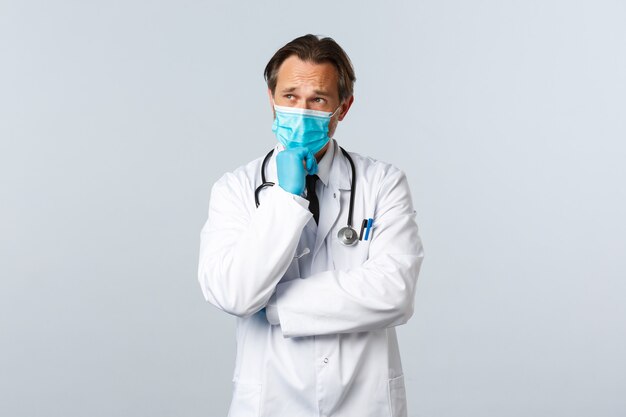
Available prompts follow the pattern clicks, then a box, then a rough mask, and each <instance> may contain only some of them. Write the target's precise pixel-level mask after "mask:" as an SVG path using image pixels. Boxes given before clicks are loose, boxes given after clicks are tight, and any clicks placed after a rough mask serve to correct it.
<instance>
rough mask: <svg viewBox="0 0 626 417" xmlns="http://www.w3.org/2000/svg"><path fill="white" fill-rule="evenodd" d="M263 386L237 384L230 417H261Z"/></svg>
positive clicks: (229, 413)
mask: <svg viewBox="0 0 626 417" xmlns="http://www.w3.org/2000/svg"><path fill="white" fill-rule="evenodd" d="M260 414H261V384H250V383H242V382H235V384H234V389H233V399H232V401H231V403H230V409H229V410H228V417H259V416H260Z"/></svg>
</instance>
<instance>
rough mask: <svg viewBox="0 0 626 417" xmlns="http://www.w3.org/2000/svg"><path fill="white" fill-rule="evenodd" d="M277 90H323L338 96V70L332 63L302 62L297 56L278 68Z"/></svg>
mask: <svg viewBox="0 0 626 417" xmlns="http://www.w3.org/2000/svg"><path fill="white" fill-rule="evenodd" d="M277 75H278V76H277V79H276V90H277V91H280V90H284V89H290V88H314V89H323V90H326V91H328V93H331V94H338V93H339V92H338V85H337V81H338V79H339V75H338V74H337V68H335V66H334V65H333V64H332V63H330V62H322V63H319V64H318V63H314V62H310V61H302V60H301V59H300V58H298V57H297V56H295V55H292V56H290V57H289V58H287V59H285V61H283V63H282V64H281V66H280V67H279V68H278V74H277Z"/></svg>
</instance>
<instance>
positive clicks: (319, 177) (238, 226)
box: [198, 35, 423, 417]
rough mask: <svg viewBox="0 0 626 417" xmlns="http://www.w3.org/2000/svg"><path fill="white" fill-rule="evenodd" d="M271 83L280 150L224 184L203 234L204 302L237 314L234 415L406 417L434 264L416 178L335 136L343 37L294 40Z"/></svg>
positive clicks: (346, 69)
mask: <svg viewBox="0 0 626 417" xmlns="http://www.w3.org/2000/svg"><path fill="white" fill-rule="evenodd" d="M265 79H266V81H267V86H268V95H269V100H270V105H271V108H272V109H273V112H274V123H273V127H272V128H273V131H274V133H275V134H276V137H277V139H278V142H279V143H278V144H277V145H276V146H275V148H274V149H273V150H272V152H271V153H270V154H268V155H267V156H266V157H265V158H263V157H261V158H259V159H256V160H254V161H252V162H250V163H249V164H247V165H245V166H242V167H240V168H238V169H237V170H235V171H234V172H232V173H227V174H225V175H224V176H223V177H222V178H220V179H219V180H218V181H217V183H215V185H214V186H213V189H212V191H211V201H210V204H209V215H208V221H207V223H206V224H205V226H204V228H203V229H202V233H201V244H200V263H199V272H198V276H199V281H200V285H201V287H202V291H203V294H204V296H205V298H206V299H207V301H209V302H210V303H211V304H213V305H215V306H216V307H218V308H219V309H221V310H223V311H225V312H227V313H230V314H233V315H235V316H237V317H238V319H237V358H236V365H235V372H234V378H233V381H234V391H233V398H232V403H231V406H230V411H229V416H230V417H253V416H254V417H258V416H263V417H265V416H269V417H282V416H284V417H323V416H333V417H367V416H372V417H382V416H385V417H389V416H392V417H399V416H406V394H405V388H404V379H403V373H402V366H401V363H400V356H399V350H398V344H397V338H396V332H395V329H394V326H397V325H400V324H403V323H405V322H406V321H407V320H408V319H409V317H411V315H412V313H413V303H414V296H415V285H416V281H417V276H418V273H419V269H420V265H421V261H422V258H423V252H422V245H421V241H420V238H419V236H418V229H417V225H416V223H415V211H414V210H413V205H412V201H411V195H410V192H409V187H408V184H407V180H406V177H405V175H404V173H402V172H401V171H400V170H398V169H397V168H395V167H393V166H392V165H389V164H386V163H383V162H378V161H375V160H373V159H371V158H366V157H363V156H360V155H358V154H356V153H348V152H344V151H343V150H342V149H341V148H340V147H339V145H338V143H337V141H336V140H334V139H330V138H332V137H333V135H334V132H335V129H336V127H337V124H338V122H339V121H342V120H343V119H344V118H345V117H346V114H347V113H348V111H349V109H350V106H351V105H352V103H353V101H354V97H353V84H354V81H355V76H354V71H353V69H352V65H351V63H350V60H349V59H348V56H347V55H346V54H345V52H344V51H343V49H342V48H341V47H340V46H339V45H338V44H337V43H336V42H335V41H334V40H332V39H330V38H323V39H318V38H317V37H316V36H313V35H306V36H302V37H299V38H296V39H294V40H293V41H291V42H289V43H288V44H286V45H285V46H284V47H282V48H281V49H279V50H278V51H277V52H276V53H275V54H274V56H273V57H272V59H271V60H270V61H269V63H268V64H267V67H266V68H265ZM263 183H265V184H264V186H261V184H263ZM269 183H274V185H273V186H271V184H269ZM353 220H354V222H353ZM349 226H350V227H349ZM356 229H360V230H356Z"/></svg>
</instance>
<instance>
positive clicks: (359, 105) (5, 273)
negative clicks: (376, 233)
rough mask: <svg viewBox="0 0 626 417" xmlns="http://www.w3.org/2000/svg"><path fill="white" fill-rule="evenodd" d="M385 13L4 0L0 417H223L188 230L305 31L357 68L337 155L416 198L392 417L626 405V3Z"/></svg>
mask: <svg viewBox="0 0 626 417" xmlns="http://www.w3.org/2000/svg"><path fill="white" fill-rule="evenodd" d="M387 3H388V4H384V3H383V2H371V3H364V2H358V1H342V2H339V1H334V2H331V1H327V0H318V1H316V2H293V1H272V2H253V1H248V2H242V1H237V2H226V1H220V2H218V1H191V0H182V1H146V0H133V1H91V2H84V1H70V0H61V1H56V2H46V1H30V0H24V1H17V0H15V1H9V0H2V1H0V415H2V416H11V417H30V416H46V417H47V416H50V417H57V416H58V417H61V416H63V417H74V416H76V417H78V416H80V417H82V416H87V415H88V416H92V417H101V416H102V417H104V416H107V417H109V416H120V417H121V416H128V417H136V416H150V417H160V416H163V417H165V416H171V417H181V416H189V417H193V416H224V415H225V414H226V410H227V407H228V404H229V401H230V394H231V382H230V381H231V377H232V370H233V366H234V348H235V340H234V325H235V321H234V319H233V318H232V317H230V316H228V315H226V314H225V313H222V312H220V311H218V310H217V309H215V308H213V307H212V306H210V305H209V304H207V303H206V302H205V301H204V299H203V297H202V294H201V291H200V288H199V285H198V283H197V278H196V270H197V256H198V245H199V233H200V229H201V227H202V225H203V223H204V222H205V220H206V212H207V208H208V197H209V191H210V187H211V185H212V184H213V182H214V181H215V180H216V179H217V178H219V176H220V175H222V174H223V173H224V172H226V171H229V170H232V169H234V168H236V167H237V166H239V165H242V164H244V163H246V162H248V161H249V160H251V159H253V158H256V157H258V156H261V155H263V154H265V152H266V151H267V149H269V148H270V147H271V146H273V144H274V141H275V139H274V138H273V136H272V132H271V110H270V107H269V103H268V99H267V96H266V87H265V85H264V82H263V78H262V72H263V68H264V66H265V64H266V63H267V61H268V60H269V58H270V57H271V55H272V54H273V52H274V51H275V50H276V49H278V48H279V47H280V46H282V45H283V44H285V43H286V42H288V41H289V40H291V39H293V38H294V37H296V36H300V35H302V34H305V33H314V34H321V35H327V36H331V37H333V38H335V39H336V40H337V41H338V42H339V43H340V44H341V45H342V46H343V47H344V49H345V50H346V51H347V52H348V54H349V55H350V57H351V58H352V60H353V63H354V66H355V69H356V75H357V82H356V85H355V97H356V100H355V103H354V105H353V107H352V109H351V111H350V113H349V114H348V117H347V118H346V119H345V121H344V122H342V123H341V124H340V126H339V128H338V131H337V134H336V138H337V139H338V141H339V142H340V143H341V144H342V145H343V146H345V147H346V148H347V149H350V150H353V151H356V152H359V153H362V154H366V155H369V156H372V157H374V158H377V159H382V160H385V161H388V162H391V163H393V164H395V165H396V166H398V167H400V168H401V169H403V170H404V171H405V172H406V173H407V175H408V177H409V181H410V184H411V186H412V190H413V198H414V202H415V206H416V209H417V220H418V224H419V225H420V229H421V235H422V238H423V241H424V245H425V251H426V257H425V261H424V265H423V269H422V273H421V275H420V278H419V285H418V290H417V298H416V310H415V314H414V317H413V318H412V319H411V320H410V321H409V323H408V324H406V325H405V326H402V327H400V328H399V338H400V343H401V350H402V354H403V363H404V369H405V373H406V384H407V390H408V395H409V414H410V415H411V416H413V417H416V416H419V417H455V416H459V417H460V416H463V417H470V416H471V417H486V416H494V417H495V416H498V417H502V416H506V417H517V416H519V417H521V416H524V417H526V416H535V417H538V416H542V417H543V416H545V417H548V416H550V417H553V416H568V417H583V416H594V417H618V416H620V417H621V416H624V415H626V397H625V396H624V395H623V394H624V392H626V354H625V353H626V303H625V302H624V301H625V300H626V256H624V251H625V249H626V239H625V238H624V236H625V234H626V221H625V220H624V213H626V187H624V180H625V179H626V169H625V168H624V166H625V164H624V161H625V160H626V143H625V141H626V122H625V120H626V117H625V116H626V99H625V97H626V77H624V74H626V26H625V25H624V22H625V21H626V4H625V3H624V2H623V1H617V0H614V1H609V0H601V1H565V0H563V1H554V0H548V1H545V0H543V1H538V0H531V1H511V0H507V1H496V0H491V1H461V0H443V1H441V0H440V1H433V0H429V1H415V2H408V1H407V2H387Z"/></svg>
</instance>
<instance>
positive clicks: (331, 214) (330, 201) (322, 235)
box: [313, 142, 351, 258]
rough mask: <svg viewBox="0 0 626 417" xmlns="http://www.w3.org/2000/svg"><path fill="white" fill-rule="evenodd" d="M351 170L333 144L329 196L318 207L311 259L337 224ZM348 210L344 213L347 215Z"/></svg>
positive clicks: (336, 146) (348, 186) (348, 185)
mask: <svg viewBox="0 0 626 417" xmlns="http://www.w3.org/2000/svg"><path fill="white" fill-rule="evenodd" d="M350 176H351V170H350V166H349V162H348V160H347V159H346V157H345V156H344V154H343V153H342V152H341V149H339V145H338V144H337V143H336V142H335V155H334V157H333V163H332V166H331V167H330V175H329V177H328V190H327V192H328V193H329V195H325V196H324V201H323V206H322V207H320V220H319V224H318V228H317V237H316V239H315V248H314V250H313V258H315V256H316V255H317V252H318V251H319V249H320V247H321V246H322V243H323V242H324V239H326V236H327V235H328V232H330V229H332V227H333V225H334V224H335V223H336V222H337V220H338V217H339V213H340V212H341V211H342V210H341V201H342V200H345V199H342V198H341V193H342V192H343V193H346V192H349V189H350ZM347 210H348V208H347V207H346V209H345V210H343V211H345V212H346V213H347Z"/></svg>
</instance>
